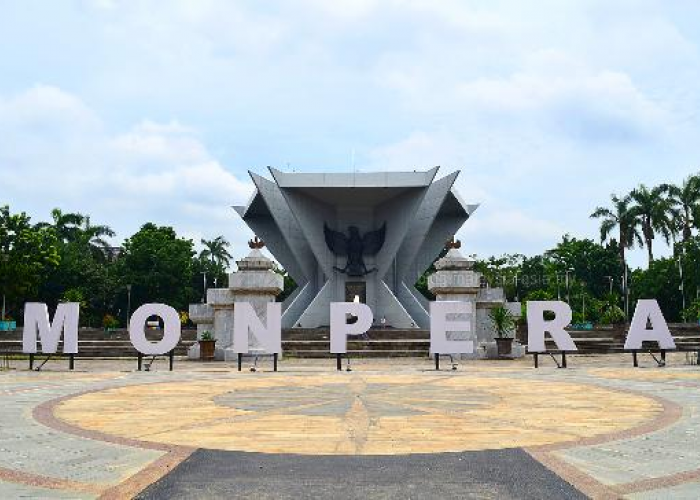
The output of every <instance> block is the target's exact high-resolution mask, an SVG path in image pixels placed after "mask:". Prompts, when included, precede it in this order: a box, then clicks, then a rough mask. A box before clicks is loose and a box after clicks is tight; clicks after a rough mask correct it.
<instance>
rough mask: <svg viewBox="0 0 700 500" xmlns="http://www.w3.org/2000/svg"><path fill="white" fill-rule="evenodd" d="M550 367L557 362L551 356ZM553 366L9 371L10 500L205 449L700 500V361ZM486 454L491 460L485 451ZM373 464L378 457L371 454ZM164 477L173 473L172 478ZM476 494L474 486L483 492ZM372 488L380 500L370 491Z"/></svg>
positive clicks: (3, 375)
mask: <svg viewBox="0 0 700 500" xmlns="http://www.w3.org/2000/svg"><path fill="white" fill-rule="evenodd" d="M550 361H551V360H550ZM640 361H641V365H642V366H641V367H640V368H637V369H635V368H632V367H631V359H629V358H628V357H625V356H599V357H586V356H573V357H571V359H570V360H569V368H568V369H566V370H563V369H562V370H560V369H556V367H555V366H554V364H553V362H550V363H547V360H546V359H545V360H543V364H542V365H541V368H540V369H538V370H535V369H533V368H532V366H531V360H529V359H528V360H517V361H507V362H506V361H503V362H498V361H495V362H487V361H473V362H462V363H461V364H460V367H459V369H458V370H457V371H450V370H443V371H441V372H440V373H436V372H435V371H433V370H432V368H433V364H432V362H431V361H430V360H421V359H410V360H406V359H400V360H386V359H377V360H369V359H366V360H357V361H355V362H353V370H354V371H353V372H351V373H347V372H336V371H335V361H334V360H332V359H326V360H284V361H283V362H282V363H281V364H280V372H278V373H271V372H270V371H269V370H270V369H271V367H267V366H266V365H265V364H264V363H263V366H262V367H261V368H262V369H261V370H260V371H258V372H256V373H251V372H249V371H244V372H241V373H239V372H237V371H235V366H233V365H227V364H223V363H211V364H200V363H193V362H187V361H179V362H177V363H176V366H175V371H174V372H172V373H170V372H167V371H165V370H166V364H165V363H164V362H158V363H157V364H155V365H154V371H151V372H135V371H134V369H135V361H134V360H124V361H118V360H112V361H99V360H95V361H87V360H82V361H81V362H80V363H79V364H78V366H77V370H76V371H75V372H73V373H70V372H68V371H67V364H66V363H63V362H58V361H52V362H50V363H49V364H48V365H47V366H46V370H45V371H42V372H38V373H37V372H29V371H27V370H26V361H13V365H14V369H13V370H10V371H5V372H0V498H21V497H31V498H97V497H100V496H101V497H103V498H128V497H130V496H133V495H135V494H137V493H138V492H139V491H141V490H142V489H144V488H146V487H147V486H148V485H149V484H151V483H153V482H155V481H158V480H159V479H160V478H161V477H162V476H163V475H165V474H167V473H169V472H170V471H171V470H172V469H173V468H174V467H176V466H177V464H178V463H180V462H181V461H182V460H184V459H186V458H187V457H188V456H190V454H191V453H192V452H193V451H194V450H195V449H198V448H210V449H218V450H222V452H223V451H224V450H230V452H231V453H233V452H235V453H240V452H244V453H245V452H248V453H250V452H264V453H277V454H279V453H282V454H284V453H301V454H305V455H307V456H310V457H313V456H315V455H319V454H326V455H339V456H341V457H342V456H345V457H349V456H355V457H360V456H362V455H365V456H367V455H380V456H392V455H396V456H397V457H399V456H405V455H406V454H413V453H421V454H426V453H427V454H430V453H434V454H436V455H435V456H436V457H438V456H440V455H437V454H439V453H444V452H462V451H471V452H475V453H477V454H478V453H479V452H480V451H479V450H484V451H483V453H487V451H486V450H498V449H513V448H522V449H524V450H525V451H526V452H527V453H529V454H530V456H532V457H534V458H535V459H537V460H539V461H540V462H541V463H543V464H544V465H545V466H546V467H548V468H549V469H550V470H552V471H554V472H555V473H556V474H558V475H559V476H560V477H561V478H563V479H564V480H565V481H568V482H569V483H570V484H572V485H573V486H574V487H575V488H576V489H578V490H579V491H581V492H583V493H584V494H586V495H589V496H592V497H599V498H630V499H649V498H668V497H670V496H672V497H674V498H685V497H687V498H697V497H698V494H697V492H698V491H700V489H699V487H700V452H699V451H697V449H699V448H698V446H697V443H698V437H700V391H699V390H698V389H700V368H699V367H697V366H693V365H686V364H685V358H684V356H683V355H676V354H673V355H669V358H668V363H669V366H667V367H665V368H656V367H655V365H654V363H653V362H652V361H651V360H650V359H646V358H640ZM484 456H486V455H484ZM370 458H371V457H370ZM164 480H165V479H164ZM472 485H474V487H476V486H475V483H472ZM370 493H371V492H370Z"/></svg>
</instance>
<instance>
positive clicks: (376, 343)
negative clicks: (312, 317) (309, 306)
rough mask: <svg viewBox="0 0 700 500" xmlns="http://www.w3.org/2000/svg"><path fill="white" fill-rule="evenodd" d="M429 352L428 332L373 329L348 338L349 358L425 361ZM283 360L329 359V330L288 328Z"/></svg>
mask: <svg viewBox="0 0 700 500" xmlns="http://www.w3.org/2000/svg"><path fill="white" fill-rule="evenodd" d="M429 351H430V332H429V331H428V330H416V329H410V330H400V329H394V328H373V329H371V330H370V331H369V332H367V335H366V336H365V337H364V338H363V337H362V336H351V337H348V354H349V355H350V356H354V357H365V358H370V357H372V358H391V357H427V356H428V353H429ZM282 352H283V354H284V356H285V357H294V358H330V357H333V356H334V355H333V354H331V353H330V330H329V329H328V328H289V329H285V330H283V331H282Z"/></svg>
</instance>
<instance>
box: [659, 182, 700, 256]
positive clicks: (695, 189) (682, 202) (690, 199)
mask: <svg viewBox="0 0 700 500" xmlns="http://www.w3.org/2000/svg"><path fill="white" fill-rule="evenodd" d="M667 191H668V195H669V201H670V202H671V203H672V204H673V205H674V206H675V208H676V209H677V210H678V215H679V217H678V218H677V219H676V220H677V229H678V230H680V232H681V235H682V237H683V241H684V242H687V241H689V240H690V238H691V237H692V235H693V233H692V228H693V227H697V226H698V224H699V223H700V176H698V175H691V176H690V177H688V178H686V179H685V180H684V181H683V184H682V185H681V186H675V185H668V186H667Z"/></svg>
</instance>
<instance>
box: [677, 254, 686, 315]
mask: <svg viewBox="0 0 700 500" xmlns="http://www.w3.org/2000/svg"><path fill="white" fill-rule="evenodd" d="M678 273H679V274H680V277H681V284H680V285H679V286H678V290H680V292H681V299H682V300H683V320H684V321H685V288H684V286H683V265H682V263H681V256H680V255H679V256H678Z"/></svg>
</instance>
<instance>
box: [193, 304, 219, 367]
mask: <svg viewBox="0 0 700 500" xmlns="http://www.w3.org/2000/svg"><path fill="white" fill-rule="evenodd" d="M190 320H191V321H192V322H193V323H194V324H195V325H197V340H199V339H200V338H202V334H203V333H204V332H205V331H209V332H211V333H214V309H213V308H212V307H211V306H210V305H209V304H190ZM187 356H188V357H189V358H190V359H199V344H198V343H197V342H195V343H194V344H193V345H192V346H191V347H190V348H189V349H188V351H187Z"/></svg>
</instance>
